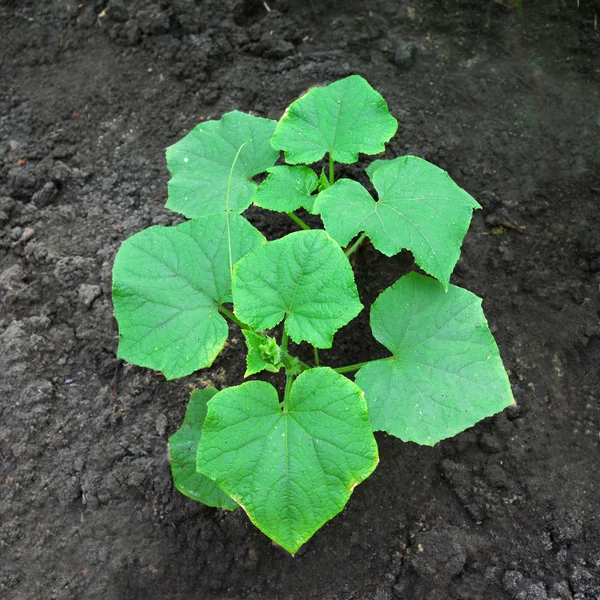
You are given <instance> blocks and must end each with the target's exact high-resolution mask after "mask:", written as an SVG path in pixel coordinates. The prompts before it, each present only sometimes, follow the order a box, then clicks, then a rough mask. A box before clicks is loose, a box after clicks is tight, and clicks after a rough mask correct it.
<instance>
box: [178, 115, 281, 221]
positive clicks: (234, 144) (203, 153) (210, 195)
mask: <svg viewBox="0 0 600 600" xmlns="http://www.w3.org/2000/svg"><path fill="white" fill-rule="evenodd" d="M275 125H276V122H275V121H272V120H270V119H262V118H260V117H254V116H253V115H248V114H246V113H242V112H238V111H233V112H229V113H226V114H224V115H223V116H222V118H221V119H220V120H219V121H206V122H204V123H200V124H199V125H197V126H196V127H194V129H192V131H190V133H188V134H187V135H186V136H185V137H184V138H182V139H181V140H179V141H178V142H177V143H176V144H173V145H172V146H170V147H169V148H167V167H168V169H169V171H170V173H171V175H172V179H171V180H170V181H169V200H168V201H167V204H166V208H168V209H170V210H172V211H173V212H176V213H181V214H183V215H185V216H186V217H188V218H192V219H193V218H197V217H204V216H207V215H214V214H219V213H223V212H225V211H226V210H231V211H233V212H235V213H241V212H243V211H244V210H246V209H247V208H248V207H249V206H250V204H252V199H253V198H254V194H255V193H256V188H257V185H256V183H254V181H252V177H254V176H255V175H258V174H259V173H262V172H263V171H266V170H267V169H268V168H269V167H272V166H273V165H274V164H275V161H276V160H277V159H278V158H279V152H277V151H276V150H274V149H273V148H272V147H271V144H270V143H269V140H270V139H271V136H272V135H273V131H274V130H275ZM240 148H241V150H240ZM238 152H239V154H238Z"/></svg>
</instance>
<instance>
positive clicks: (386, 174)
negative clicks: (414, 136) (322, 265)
mask: <svg viewBox="0 0 600 600" xmlns="http://www.w3.org/2000/svg"><path fill="white" fill-rule="evenodd" d="M367 173H368V174H369V177H370V178H371V181H372V182H373V185H374V186H375V189H376V190H377V193H378V194H379V201H378V202H375V200H373V198H372V197H371V195H370V194H369V192H367V190H366V189H365V188H364V187H363V186H362V185H360V184H359V183H357V182H355V181H351V180H349V179H341V180H339V181H336V182H335V183H334V184H333V186H331V187H330V188H329V189H327V190H324V191H323V192H321V193H320V194H319V196H318V198H317V201H316V202H315V207H314V209H315V212H318V213H320V214H321V218H322V219H323V223H324V224H325V228H326V229H327V231H328V232H329V234H330V235H331V237H332V238H333V239H334V240H336V241H337V242H339V244H340V245H342V246H346V245H347V244H348V242H349V241H350V240H351V239H352V238H353V237H354V236H355V235H356V234H358V233H360V232H362V231H365V232H366V233H367V235H368V236H369V238H370V239H371V242H372V243H373V246H375V248H377V249H378V250H379V251H380V252H383V254H385V255H387V256H393V255H394V254H397V253H398V252H400V250H402V249H403V248H407V249H408V250H410V251H411V252H412V253H413V255H414V257H415V261H416V262H417V264H418V265H419V266H420V267H421V268H422V269H423V270H424V271H426V272H427V273H429V274H430V275H433V276H434V277H435V278H436V279H438V280H439V281H441V282H442V283H443V284H444V287H445V288H446V289H447V287H448V283H449V281H450V275H451V274H452V271H453V270H454V266H455V265H456V262H457V261H458V257H459V256H460V247H461V245H462V242H463V239H464V237H465V234H466V232H467V229H468V228H469V224H470V222H471V216H472V213H473V209H474V208H481V207H480V206H479V204H478V203H477V202H476V201H475V200H474V199H473V198H472V197H471V196H470V195H469V194H468V193H467V192H465V191H464V190H463V189H461V188H460V187H458V186H457V185H456V183H454V181H452V179H450V176H449V175H448V173H446V171H443V170H442V169H440V168H438V167H436V166H435V165H432V164H431V163H429V162H427V161H426V160H423V159H421V158H417V157H416V156H402V157H400V158H396V159H394V160H390V161H385V160H378V161H375V162H374V163H372V164H371V165H370V166H369V168H368V169H367Z"/></svg>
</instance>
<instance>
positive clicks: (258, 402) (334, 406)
mask: <svg viewBox="0 0 600 600" xmlns="http://www.w3.org/2000/svg"><path fill="white" fill-rule="evenodd" d="M284 404H285V406H283V407H281V406H280V404H279V398H278V396H277V391H276V390H275V388H274V387H273V386H272V385H270V384H268V383H265V382H263V381H249V382H247V383H244V384H243V385H240V386H238V387H234V388H228V389H226V390H223V391H221V392H219V393H218V394H217V395H216V396H215V397H214V398H213V399H212V400H211V402H210V404H209V406H208V416H207V418H206V421H205V423H204V430H203V434H202V440H201V441H200V447H199V451H198V465H197V466H198V470H199V471H201V472H202V473H205V474H206V475H207V476H208V477H210V478H211V479H214V480H215V481H216V482H217V483H218V484H219V485H220V486H221V487H222V488H223V490H225V491H226V492H227V494H229V495H230V496H231V497H232V498H234V499H235V500H236V501H237V502H238V504H240V506H242V508H243V509H244V510H245V511H246V513H248V516H249V517H250V519H251V521H252V522H253V523H254V524H255V525H256V526H257V527H258V528H259V529H260V530H261V531H263V532H264V533H265V534H266V535H268V536H269V537H270V538H271V539H273V540H274V541H276V542H277V543H278V544H279V545H280V546H282V547H283V548H285V549H286V550H287V551H288V552H291V553H294V552H297V551H298V549H299V548H300V546H302V544H304V543H305V542H306V541H307V540H308V539H309V538H310V537H311V536H312V535H313V534H314V533H315V531H317V530H318V529H319V528H320V527H321V526H322V525H323V524H324V523H325V522H327V521H328V520H329V519H331V518H333V517H334V516H335V515H336V514H338V513H339V512H340V511H341V510H342V508H343V507H344V506H345V504H346V502H347V501H348V498H349V497H350V494H351V493H352V490H353V489H354V488H355V487H356V485H358V484H359V483H360V482H361V481H363V480H364V479H366V478H367V477H368V476H369V475H370V474H371V473H372V472H373V470H374V469H375V467H376V466H377V462H378V455H377V445H376V443H375V438H374V437H373V434H372V432H371V427H370V425H369V417H368V414H367V407H366V404H365V401H364V398H363V396H362V392H361V391H360V389H359V388H358V387H357V386H356V385H355V384H354V383H352V382H351V381H350V380H349V379H346V378H345V377H343V376H342V375H338V374H337V373H336V372H335V371H333V370H331V369H329V368H317V369H311V370H309V371H305V372H304V373H302V374H301V375H299V376H298V378H297V379H296V380H295V381H294V383H293V385H292V388H291V392H290V396H289V398H288V400H287V401H286V402H285V403H284Z"/></svg>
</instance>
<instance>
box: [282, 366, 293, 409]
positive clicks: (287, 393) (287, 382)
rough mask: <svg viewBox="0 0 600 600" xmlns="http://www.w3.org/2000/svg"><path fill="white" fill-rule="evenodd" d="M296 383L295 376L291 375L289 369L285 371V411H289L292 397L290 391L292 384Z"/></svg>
mask: <svg viewBox="0 0 600 600" xmlns="http://www.w3.org/2000/svg"><path fill="white" fill-rule="evenodd" d="M293 383H294V376H293V375H290V374H289V373H288V372H287V371H286V373H285V393H284V395H283V413H284V414H287V412H288V401H289V398H290V392H291V390H292V384H293Z"/></svg>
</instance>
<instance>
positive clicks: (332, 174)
mask: <svg viewBox="0 0 600 600" xmlns="http://www.w3.org/2000/svg"><path fill="white" fill-rule="evenodd" d="M334 183H335V172H334V170H333V156H331V152H330V153H329V185H333V184H334Z"/></svg>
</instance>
